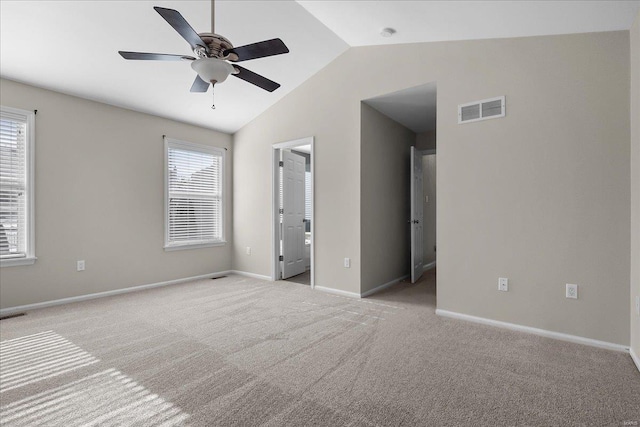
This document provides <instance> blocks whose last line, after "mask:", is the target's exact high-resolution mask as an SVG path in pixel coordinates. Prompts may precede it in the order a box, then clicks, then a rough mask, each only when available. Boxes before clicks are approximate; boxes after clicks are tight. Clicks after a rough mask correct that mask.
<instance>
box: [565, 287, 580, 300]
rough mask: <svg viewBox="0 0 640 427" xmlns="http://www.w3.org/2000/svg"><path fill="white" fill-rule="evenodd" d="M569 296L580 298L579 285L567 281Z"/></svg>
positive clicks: (567, 295)
mask: <svg viewBox="0 0 640 427" xmlns="http://www.w3.org/2000/svg"><path fill="white" fill-rule="evenodd" d="M566 297H567V298H572V299H578V285H573V284H571V283H567V292H566Z"/></svg>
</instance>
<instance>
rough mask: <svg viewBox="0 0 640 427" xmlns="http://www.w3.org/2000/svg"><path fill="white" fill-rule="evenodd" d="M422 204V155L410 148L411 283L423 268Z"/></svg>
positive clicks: (417, 277)
mask: <svg viewBox="0 0 640 427" xmlns="http://www.w3.org/2000/svg"><path fill="white" fill-rule="evenodd" d="M423 208H424V206H423V204H422V153H421V152H420V151H417V150H416V148H415V147H411V219H410V220H409V222H410V223H411V283H415V282H416V281H417V280H418V279H419V278H420V277H421V276H422V272H423V267H424V242H423V237H424V234H423V230H422V227H423V225H422V224H423V222H424V212H423Z"/></svg>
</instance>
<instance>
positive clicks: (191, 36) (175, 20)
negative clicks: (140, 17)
mask: <svg viewBox="0 0 640 427" xmlns="http://www.w3.org/2000/svg"><path fill="white" fill-rule="evenodd" d="M154 9H155V11H156V12H158V13H159V14H160V16H162V17H163V18H164V19H165V21H167V22H168V23H169V25H171V26H172V27H173V29H174V30H176V31H177V32H178V33H179V34H180V35H181V36H182V38H183V39H185V40H186V41H187V43H189V45H191V48H192V49H195V48H197V47H198V46H202V47H203V48H204V50H205V51H206V52H207V53H209V48H208V47H207V44H206V43H205V42H204V41H203V40H202V39H201V38H200V36H199V35H198V33H196V32H195V30H194V29H193V28H192V27H191V25H189V23H188V22H187V20H186V19H184V17H183V16H182V15H180V12H178V11H177V10H173V9H166V8H164V7H159V6H155V7H154Z"/></svg>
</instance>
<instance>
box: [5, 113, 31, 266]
mask: <svg viewBox="0 0 640 427" xmlns="http://www.w3.org/2000/svg"><path fill="white" fill-rule="evenodd" d="M0 115H1V116H3V117H7V118H9V119H15V120H19V121H24V123H26V130H27V135H26V138H25V169H26V172H25V192H26V193H27V197H26V207H25V212H26V215H25V223H26V228H27V229H26V235H27V236H26V238H25V244H26V246H27V247H26V251H25V252H26V253H25V256H15V257H6V258H0V267H14V266H18V265H32V264H34V263H35V262H36V259H37V258H36V255H35V253H36V237H35V139H36V137H35V134H36V129H35V128H36V126H35V117H36V114H35V111H28V110H21V109H19V108H13V107H7V106H4V105H0Z"/></svg>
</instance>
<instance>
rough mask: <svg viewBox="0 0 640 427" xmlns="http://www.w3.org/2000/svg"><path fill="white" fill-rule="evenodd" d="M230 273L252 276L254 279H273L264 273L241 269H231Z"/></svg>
mask: <svg viewBox="0 0 640 427" xmlns="http://www.w3.org/2000/svg"><path fill="white" fill-rule="evenodd" d="M229 273H231V274H237V275H238V276H244V277H251V278H252V279H259V280H267V281H269V282H270V281H271V276H264V275H262V274H256V273H249V272H246V271H239V270H231V271H229Z"/></svg>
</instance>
